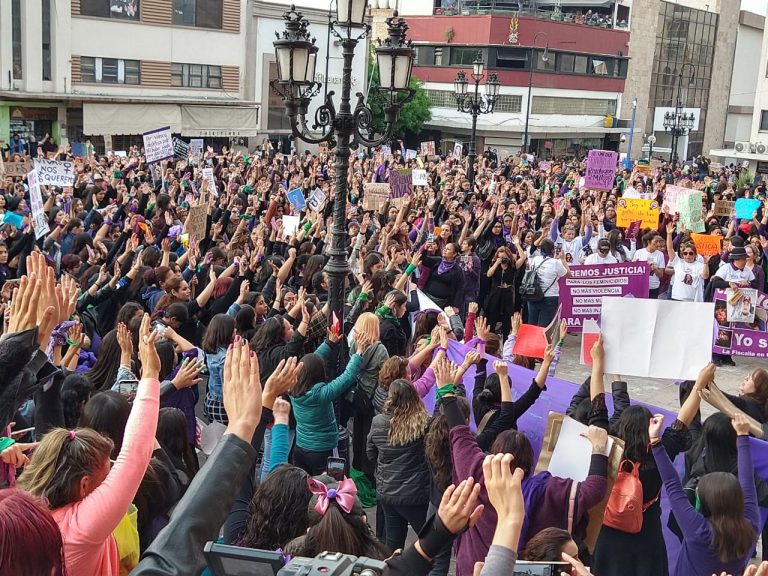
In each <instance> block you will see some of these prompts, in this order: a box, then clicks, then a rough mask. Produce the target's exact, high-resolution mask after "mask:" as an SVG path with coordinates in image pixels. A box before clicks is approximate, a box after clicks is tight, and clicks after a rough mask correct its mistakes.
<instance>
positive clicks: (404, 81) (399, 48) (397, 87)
mask: <svg viewBox="0 0 768 576" xmlns="http://www.w3.org/2000/svg"><path fill="white" fill-rule="evenodd" d="M395 14H397V13H395ZM406 30H408V26H407V24H406V23H405V20H403V19H402V18H396V21H394V20H393V21H392V22H390V26H389V35H388V36H387V38H386V39H385V40H384V41H383V42H379V45H378V46H377V47H376V62H377V64H378V65H379V79H380V80H379V84H380V86H381V88H382V89H384V90H389V91H391V92H406V91H408V90H409V89H410V83H411V70H412V69H413V54H414V53H413V46H412V44H411V43H410V42H409V41H408V40H406V38H405V32H406Z"/></svg>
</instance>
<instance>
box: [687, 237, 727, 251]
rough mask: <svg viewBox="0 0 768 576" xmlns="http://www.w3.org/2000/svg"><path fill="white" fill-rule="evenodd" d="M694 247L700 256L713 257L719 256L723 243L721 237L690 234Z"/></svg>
mask: <svg viewBox="0 0 768 576" xmlns="http://www.w3.org/2000/svg"><path fill="white" fill-rule="evenodd" d="M691 240H693V243H694V245H695V246H696V251H697V252H698V253H699V254H701V255H702V256H714V255H715V254H720V246H721V244H722V241H723V237H722V236H712V235H710V234H691Z"/></svg>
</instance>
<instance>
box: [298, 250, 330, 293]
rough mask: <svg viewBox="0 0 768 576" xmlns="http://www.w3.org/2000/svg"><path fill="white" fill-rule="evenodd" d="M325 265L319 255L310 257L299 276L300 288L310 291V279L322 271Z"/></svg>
mask: <svg viewBox="0 0 768 576" xmlns="http://www.w3.org/2000/svg"><path fill="white" fill-rule="evenodd" d="M324 265H325V258H324V257H323V256H322V255H321V254H315V255H314V256H310V257H309V259H308V260H307V265H306V266H304V270H303V271H302V275H301V286H302V287H304V288H306V289H307V290H308V291H311V290H312V278H313V277H314V276H315V274H316V273H318V272H320V271H322V269H323V266H324Z"/></svg>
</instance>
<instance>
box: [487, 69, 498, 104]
mask: <svg viewBox="0 0 768 576" xmlns="http://www.w3.org/2000/svg"><path fill="white" fill-rule="evenodd" d="M499 87H500V84H499V78H498V76H497V75H496V72H491V74H490V75H489V76H488V81H487V82H486V83H485V89H486V92H487V94H488V98H492V99H493V100H494V101H495V100H496V97H497V96H498V95H499Z"/></svg>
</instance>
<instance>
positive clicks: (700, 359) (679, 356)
mask: <svg viewBox="0 0 768 576" xmlns="http://www.w3.org/2000/svg"><path fill="white" fill-rule="evenodd" d="M714 309H715V305H714V304H713V303H711V302H674V301H671V300H650V299H645V298H613V297H604V298H603V307H602V314H601V320H600V327H601V328H602V332H603V340H604V345H605V373H606V374H621V375H622V376H623V375H627V376H640V377H649V378H667V379H670V380H696V377H697V376H698V374H699V370H701V369H702V368H703V367H704V366H706V365H707V364H708V363H709V362H710V361H711V359H712V351H711V348H710V347H711V344H712V315H713V314H714V311H715V310H714ZM683 334H684V337H683V336H682V335H683Z"/></svg>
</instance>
